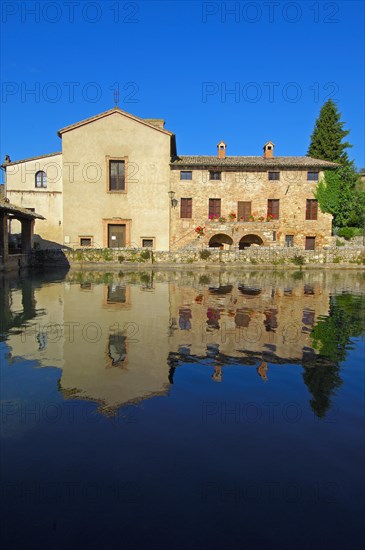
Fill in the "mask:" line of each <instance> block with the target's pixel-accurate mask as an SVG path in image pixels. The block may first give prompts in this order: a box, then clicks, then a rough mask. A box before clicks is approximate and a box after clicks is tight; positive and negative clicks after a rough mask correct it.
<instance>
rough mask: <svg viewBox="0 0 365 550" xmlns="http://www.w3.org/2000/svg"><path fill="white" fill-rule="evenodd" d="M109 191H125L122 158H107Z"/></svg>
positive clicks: (123, 162)
mask: <svg viewBox="0 0 365 550" xmlns="http://www.w3.org/2000/svg"><path fill="white" fill-rule="evenodd" d="M109 191H125V161H124V160H109Z"/></svg>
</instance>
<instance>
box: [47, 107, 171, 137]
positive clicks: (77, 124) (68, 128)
mask: <svg viewBox="0 0 365 550" xmlns="http://www.w3.org/2000/svg"><path fill="white" fill-rule="evenodd" d="M114 113H119V114H121V115H124V116H126V117H127V118H130V119H131V120H134V121H136V122H139V123H140V124H144V125H145V126H147V127H148V128H152V129H153V130H157V131H158V132H162V133H163V134H166V135H168V136H173V135H174V133H173V132H170V130H165V129H164V128H158V126H154V125H153V124H150V123H149V122H146V121H145V120H144V119H143V118H139V117H137V116H135V115H131V114H130V113H127V112H126V111H122V109H119V107H113V109H109V110H108V111H104V112H103V113H99V114H98V115H95V116H93V117H90V118H85V119H84V120H80V121H79V122H75V124H71V125H69V126H65V127H64V128H61V130H59V131H58V132H57V135H58V136H59V137H61V138H62V134H64V133H66V132H69V131H71V130H75V129H76V128H79V127H80V126H85V125H86V124H90V123H91V122H95V121H96V120H100V119H101V118H105V117H107V116H110V115H112V114H114Z"/></svg>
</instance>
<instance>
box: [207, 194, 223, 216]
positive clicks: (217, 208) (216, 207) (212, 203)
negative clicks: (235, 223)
mask: <svg viewBox="0 0 365 550" xmlns="http://www.w3.org/2000/svg"><path fill="white" fill-rule="evenodd" d="M220 215H221V199H209V218H219V217H220Z"/></svg>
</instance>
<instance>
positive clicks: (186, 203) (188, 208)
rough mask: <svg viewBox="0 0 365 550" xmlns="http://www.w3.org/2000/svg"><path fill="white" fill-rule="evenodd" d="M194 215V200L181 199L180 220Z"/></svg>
mask: <svg viewBox="0 0 365 550" xmlns="http://www.w3.org/2000/svg"><path fill="white" fill-rule="evenodd" d="M192 213H193V199H180V218H191V217H192Z"/></svg>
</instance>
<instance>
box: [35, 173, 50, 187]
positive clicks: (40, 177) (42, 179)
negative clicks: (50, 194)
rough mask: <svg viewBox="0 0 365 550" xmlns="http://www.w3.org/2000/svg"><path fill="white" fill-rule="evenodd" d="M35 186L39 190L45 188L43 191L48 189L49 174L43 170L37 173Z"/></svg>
mask: <svg viewBox="0 0 365 550" xmlns="http://www.w3.org/2000/svg"><path fill="white" fill-rule="evenodd" d="M35 186H36V187H37V188H39V189H40V188H43V189H46V188H47V174H46V173H45V172H43V170H40V171H39V172H37V173H36V175H35Z"/></svg>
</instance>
